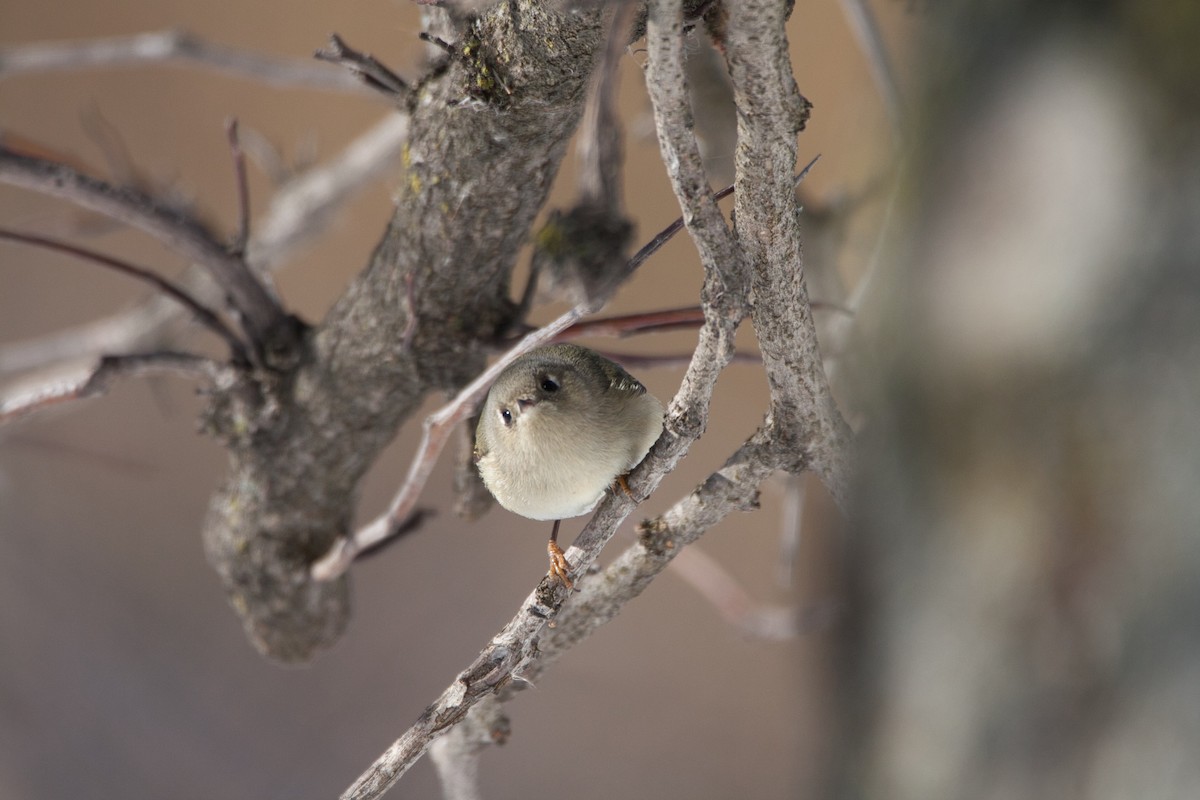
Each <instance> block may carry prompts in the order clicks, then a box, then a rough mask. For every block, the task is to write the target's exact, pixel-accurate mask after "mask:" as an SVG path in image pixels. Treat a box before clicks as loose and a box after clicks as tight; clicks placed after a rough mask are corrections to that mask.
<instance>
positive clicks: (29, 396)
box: [0, 352, 226, 425]
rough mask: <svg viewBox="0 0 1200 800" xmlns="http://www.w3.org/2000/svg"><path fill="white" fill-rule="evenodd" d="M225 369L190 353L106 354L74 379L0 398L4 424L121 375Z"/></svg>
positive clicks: (208, 374) (209, 375)
mask: <svg viewBox="0 0 1200 800" xmlns="http://www.w3.org/2000/svg"><path fill="white" fill-rule="evenodd" d="M225 370H226V368H225V367H223V366H222V365H220V364H218V363H217V362H215V361H213V360H212V359H208V358H203V357H202V356H197V355H192V354H190V353H166V352H164V353H147V354H142V355H123V356H105V357H104V358H101V359H100V360H99V361H98V362H97V363H96V364H95V365H93V366H92V367H90V368H88V369H87V370H85V371H84V372H82V373H80V374H77V375H74V376H72V377H70V378H64V379H59V380H56V381H50V382H37V383H36V384H35V385H34V386H33V388H31V389H27V390H24V391H21V390H15V391H12V392H11V393H10V394H9V395H8V396H6V397H0V425H5V424H8V423H10V422H13V421H15V420H17V419H20V418H21V417H24V416H27V415H29V414H33V413H36V412H38V411H43V410H45V409H47V408H50V407H52V406H56V405H58V404H60V403H64V402H67V401H69V400H83V399H85V398H88V397H95V396H96V395H100V394H104V393H105V392H106V391H108V387H109V386H110V385H111V383H112V382H113V381H114V380H116V379H118V378H129V377H141V376H143V375H152V374H158V373H163V372H167V373H175V374H180V375H186V376H188V377H192V378H206V379H208V380H210V381H215V380H216V379H217V378H218V377H219V376H220V375H221V374H222V373H223V372H224V371H225Z"/></svg>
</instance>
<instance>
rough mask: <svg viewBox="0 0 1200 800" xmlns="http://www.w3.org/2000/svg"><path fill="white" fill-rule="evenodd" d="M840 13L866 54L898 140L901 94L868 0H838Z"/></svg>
mask: <svg viewBox="0 0 1200 800" xmlns="http://www.w3.org/2000/svg"><path fill="white" fill-rule="evenodd" d="M841 5H842V13H843V14H845V15H846V20H847V21H848V22H849V23H850V29H851V30H852V31H854V38H855V39H857V40H858V47H859V49H860V50H862V52H863V54H864V55H865V56H866V59H867V64H868V66H869V67H870V68H871V77H872V78H874V79H875V86H876V87H877V88H878V89H879V94H880V96H881V97H882V98H883V104H884V107H885V108H887V114H888V119H889V120H890V121H891V123H892V132H893V134H894V135H895V137H896V140H897V141H899V139H900V135H901V131H902V130H903V125H904V101H903V100H902V99H901V97H900V87H899V85H898V84H897V82H896V73H895V70H893V69H892V63H891V59H889V58H888V54H887V47H886V46H885V45H884V43H883V35H882V34H881V33H880V32H879V23H878V21H876V19H875V12H873V11H872V10H871V7H870V5H868V4H867V0H841Z"/></svg>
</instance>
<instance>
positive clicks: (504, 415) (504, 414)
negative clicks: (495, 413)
mask: <svg viewBox="0 0 1200 800" xmlns="http://www.w3.org/2000/svg"><path fill="white" fill-rule="evenodd" d="M500 419H502V420H504V424H505V425H512V412H511V411H509V410H508V409H507V408H502V409H500Z"/></svg>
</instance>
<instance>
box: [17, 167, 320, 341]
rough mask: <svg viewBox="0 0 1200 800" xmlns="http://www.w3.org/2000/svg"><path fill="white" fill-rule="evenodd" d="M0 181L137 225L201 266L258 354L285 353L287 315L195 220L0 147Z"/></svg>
mask: <svg viewBox="0 0 1200 800" xmlns="http://www.w3.org/2000/svg"><path fill="white" fill-rule="evenodd" d="M0 181H4V182H6V183H10V184H13V185H14V186H20V187H22V188H25V189H33V190H35V191H39V192H43V193H45V194H49V195H53V196H56V197H62V198H64V199H67V200H70V201H71V202H73V203H75V204H76V205H79V206H82V207H83V208H87V209H90V210H92V211H98V212H100V213H102V214H105V215H107V216H109V217H112V218H113V219H116V220H119V221H121V222H125V223H127V224H129V225H133V226H135V227H138V228H140V229H142V230H144V231H146V232H147V233H149V234H151V235H152V236H154V237H155V238H157V239H159V240H160V241H162V242H163V243H164V244H166V245H167V246H168V247H170V248H172V249H173V250H174V251H176V252H177V253H179V254H180V255H182V256H184V257H186V258H188V259H190V260H192V261H194V262H195V263H197V264H199V265H200V266H202V267H204V268H205V269H207V270H208V271H209V272H210V273H211V274H212V276H213V278H214V279H215V280H216V281H217V283H218V284H219V285H220V286H221V287H222V288H223V289H224V290H225V291H226V292H228V294H229V296H230V298H231V299H232V301H233V305H234V308H235V309H236V310H237V312H238V314H239V315H240V317H241V322H242V325H243V327H244V328H245V330H246V333H247V335H248V336H249V338H250V339H251V341H252V342H253V343H254V344H255V347H256V350H257V354H258V355H266V354H268V353H270V354H274V353H289V352H290V351H291V349H292V348H293V347H294V345H295V341H294V340H295V337H296V334H297V331H296V330H295V328H294V324H293V319H292V318H291V317H290V316H289V315H288V314H287V313H286V312H285V311H284V310H283V308H282V307H281V306H280V304H279V302H278V301H277V299H276V298H275V297H274V295H273V294H271V293H270V292H269V291H267V289H266V287H265V286H264V285H263V284H262V282H261V281H259V280H258V279H257V278H256V277H255V276H254V274H253V272H252V271H251V270H250V269H249V267H248V266H247V265H246V263H245V261H243V260H242V259H240V258H238V257H236V256H233V255H231V254H230V253H229V252H228V251H227V250H226V249H225V248H224V247H223V246H222V245H221V244H220V243H219V242H218V240H217V238H216V236H215V235H214V234H213V233H212V232H210V231H209V230H208V229H207V228H206V227H205V226H204V225H203V224H201V223H200V221H199V220H197V219H195V218H193V217H190V216H187V215H184V214H182V213H180V212H179V211H177V210H176V209H173V208H170V207H169V206H167V205H165V204H163V203H160V202H159V201H158V200H156V199H155V198H153V197H150V196H149V195H147V194H145V193H143V192H141V191H140V190H138V189H135V188H132V187H121V186H113V185H111V184H108V183H106V182H104V181H101V180H98V179H96V178H92V177H89V176H87V175H84V174H83V173H80V172H78V171H76V170H74V169H72V168H70V167H68V166H66V165H65V164H57V163H54V162H52V161H46V160H44V159H40V158H31V157H28V156H22V155H18V154H16V153H14V152H12V151H10V150H8V149H7V148H4V147H3V146H0Z"/></svg>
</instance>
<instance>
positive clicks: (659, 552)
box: [634, 517, 675, 558]
mask: <svg viewBox="0 0 1200 800" xmlns="http://www.w3.org/2000/svg"><path fill="white" fill-rule="evenodd" d="M634 531H635V532H636V533H637V537H638V543H639V544H641V546H642V547H644V548H645V549H646V551H647V552H649V553H651V554H652V555H655V556H659V557H660V558H661V557H662V556H665V555H666V554H667V553H668V552H670V551H671V550H674V549H675V537H674V534H673V533H672V531H671V526H669V525H668V524H667V522H666V520H664V519H663V518H662V517H655V518H654V519H646V520H642V521H641V522H639V523H638V526H637V527H636V528H635V529H634Z"/></svg>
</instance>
